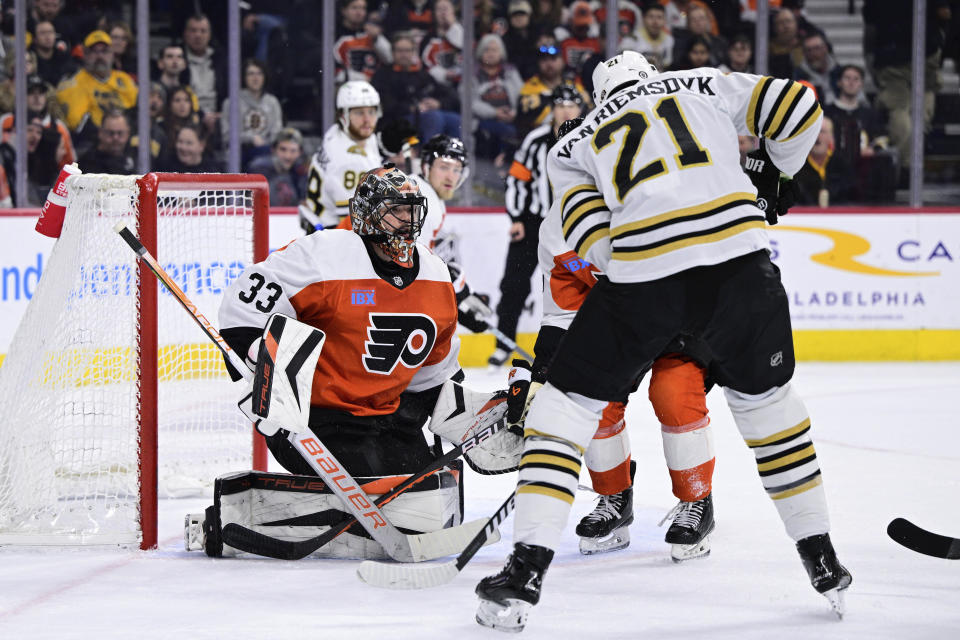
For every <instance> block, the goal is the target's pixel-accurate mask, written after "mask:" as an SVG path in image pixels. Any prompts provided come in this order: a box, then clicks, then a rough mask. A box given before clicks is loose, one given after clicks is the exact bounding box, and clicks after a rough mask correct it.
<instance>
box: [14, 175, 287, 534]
mask: <svg viewBox="0 0 960 640" xmlns="http://www.w3.org/2000/svg"><path fill="white" fill-rule="evenodd" d="M67 185H68V189H69V196H68V199H67V213H66V217H65V220H64V226H63V231H62V233H61V236H60V239H59V240H58V241H57V243H56V245H55V246H54V248H53V250H52V252H51V254H50V257H49V260H48V263H47V264H46V265H45V266H44V268H43V275H42V277H41V279H40V282H39V284H38V286H37V290H36V292H35V293H34V295H33V298H32V299H31V300H30V303H29V305H28V307H27V311H26V312H25V314H24V316H23V319H22V320H21V323H20V326H19V327H18V329H17V332H16V334H15V336H14V338H13V342H12V343H11V347H10V350H9V353H8V354H7V357H6V360H5V361H4V362H3V365H2V366H0V415H2V416H3V420H2V421H0V545H2V544H49V545H86V544H109V545H121V546H133V545H139V547H140V548H141V549H150V548H155V547H156V546H157V508H158V496H162V497H178V496H185V495H198V494H200V493H203V492H205V491H210V490H212V487H213V480H214V478H215V477H216V476H217V475H220V474H223V473H225V472H229V471H237V470H240V469H249V468H250V467H251V466H252V467H253V468H254V469H257V470H265V469H266V447H265V444H264V442H263V439H262V437H260V436H259V435H258V434H256V432H255V431H254V430H253V429H252V426H251V425H250V423H249V422H248V421H247V420H246V419H245V418H244V417H243V415H242V414H241V413H240V411H239V410H238V409H237V406H236V402H237V400H238V399H239V397H238V396H239V392H238V389H237V388H235V387H234V386H233V383H232V382H231V381H230V379H229V376H228V375H227V372H226V368H225V367H224V364H223V361H222V359H221V356H220V353H219V351H218V350H217V349H216V347H215V346H214V345H212V344H211V343H210V342H209V341H208V340H207V338H206V336H205V335H204V334H203V332H202V331H201V330H200V329H199V328H198V327H197V326H196V325H195V324H194V323H193V320H192V318H190V316H189V314H187V313H186V312H185V311H184V310H183V309H182V308H180V307H179V305H178V303H177V302H176V300H175V299H174V297H173V296H172V295H171V294H169V292H167V291H166V290H165V289H163V288H162V287H160V286H159V283H158V281H157V279H156V277H155V276H154V275H153V273H151V272H150V270H149V269H148V268H147V267H146V266H145V265H142V264H141V263H140V262H139V261H138V260H137V256H136V255H135V254H134V253H133V252H132V251H130V249H129V247H127V246H126V245H125V244H124V243H123V240H121V238H120V236H119V235H118V234H117V233H115V232H114V230H113V226H114V225H115V224H116V223H117V222H118V221H123V222H124V223H125V224H126V225H127V226H128V227H129V228H131V229H133V230H135V232H136V234H137V236H138V237H139V238H140V240H141V242H143V244H144V245H145V247H146V248H147V250H148V251H150V252H151V253H152V254H153V255H154V256H156V257H157V260H158V261H159V263H160V264H161V265H162V266H163V267H164V269H166V270H167V272H168V273H169V274H170V275H171V277H172V278H173V279H174V280H176V281H177V283H178V284H179V285H180V286H181V288H183V289H184V291H185V292H186V294H187V295H188V296H190V298H191V300H192V301H193V303H194V304H196V305H197V307H198V309H199V310H200V311H201V312H202V313H204V315H206V316H207V317H208V318H210V319H212V320H215V319H216V317H217V315H216V314H217V310H218V308H219V303H220V299H221V298H222V295H223V292H224V291H225V289H226V287H227V285H228V284H229V282H230V281H231V280H233V279H235V278H237V277H238V276H239V275H240V273H241V271H242V270H243V268H244V267H245V266H246V265H248V264H250V263H251V262H254V261H260V260H263V259H265V258H266V256H267V253H268V206H269V191H268V186H267V183H266V180H265V179H264V178H263V177H262V176H249V175H228V174H202V175H200V174H197V175H189V174H164V173H149V174H147V175H145V176H142V177H138V176H113V175H97V174H88V175H79V176H72V177H70V178H69V180H68V182H67Z"/></svg>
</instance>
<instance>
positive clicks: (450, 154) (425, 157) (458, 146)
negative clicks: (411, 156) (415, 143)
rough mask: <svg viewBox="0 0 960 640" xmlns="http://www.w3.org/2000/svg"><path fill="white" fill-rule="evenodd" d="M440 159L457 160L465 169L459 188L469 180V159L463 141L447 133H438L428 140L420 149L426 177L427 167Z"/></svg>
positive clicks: (458, 184) (461, 175)
mask: <svg viewBox="0 0 960 640" xmlns="http://www.w3.org/2000/svg"><path fill="white" fill-rule="evenodd" d="M438 158H446V159H448V160H456V161H457V162H459V163H460V165H461V166H462V167H463V172H462V173H461V174H460V181H459V182H458V183H457V186H458V187H459V186H460V185H461V184H463V181H464V180H466V179H467V174H468V173H469V168H468V165H469V161H468V159H467V150H466V148H465V147H464V146H463V140H461V139H460V138H454V137H453V136H448V135H447V134H445V133H438V134H437V135H435V136H433V137H432V138H430V139H429V140H427V141H426V142H425V143H424V144H423V146H421V147H420V163H421V166H422V167H423V174H424V175H426V173H427V172H426V169H427V167H428V166H430V165H431V164H433V161H434V160H436V159H438Z"/></svg>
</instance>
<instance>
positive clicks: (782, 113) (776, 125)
mask: <svg viewBox="0 0 960 640" xmlns="http://www.w3.org/2000/svg"><path fill="white" fill-rule="evenodd" d="M806 90H807V88H806V87H805V86H803V85H802V84H800V83H799V82H791V83H790V85H789V88H788V89H787V90H786V93H783V94H781V95H783V100H782V101H781V102H780V106H779V107H778V108H777V110H776V112H775V113H774V114H773V117H772V118H771V119H770V124H769V125H768V126H767V129H766V131H765V132H764V134H763V135H765V136H767V137H768V138H771V139H775V138H776V137H777V135H778V134H779V133H780V131H781V130H782V129H783V127H784V125H786V123H787V122H788V121H789V120H790V116H791V115H792V114H793V110H794V109H795V108H796V106H797V102H798V101H799V100H800V98H801V95H800V94H801V93H802V92H803V91H806Z"/></svg>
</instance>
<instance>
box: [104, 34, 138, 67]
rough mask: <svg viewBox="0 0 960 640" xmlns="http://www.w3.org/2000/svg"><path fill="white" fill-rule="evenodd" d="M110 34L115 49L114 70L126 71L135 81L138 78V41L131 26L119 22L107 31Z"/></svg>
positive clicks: (112, 46)
mask: <svg viewBox="0 0 960 640" xmlns="http://www.w3.org/2000/svg"><path fill="white" fill-rule="evenodd" d="M107 33H109V34H110V41H111V42H112V44H111V48H112V49H113V68H114V69H119V70H120V71H126V72H127V73H128V74H130V77H132V78H133V79H134V80H136V78H137V39H136V38H135V37H134V36H133V31H131V29H130V25H129V24H127V23H126V22H124V21H122V20H118V21H117V22H114V23H113V24H111V25H110V29H109V30H108V31H107Z"/></svg>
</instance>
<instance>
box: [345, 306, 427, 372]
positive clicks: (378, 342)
mask: <svg viewBox="0 0 960 640" xmlns="http://www.w3.org/2000/svg"><path fill="white" fill-rule="evenodd" d="M369 317H370V324H369V325H368V326H367V336H368V337H369V340H367V341H366V342H364V346H365V347H366V351H365V353H364V355H363V367H364V369H366V370H367V371H369V372H370V373H379V374H382V375H390V373H392V372H393V370H394V369H395V368H396V367H397V364H403V366H405V367H407V368H408V369H413V368H416V367H418V366H420V365H421V364H423V361H424V360H426V359H427V356H428V355H430V352H431V351H432V350H433V345H434V343H435V342H436V339H437V325H436V324H434V322H433V320H432V319H431V318H430V316H427V315H423V314H422V313H371V314H370V315H369Z"/></svg>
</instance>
